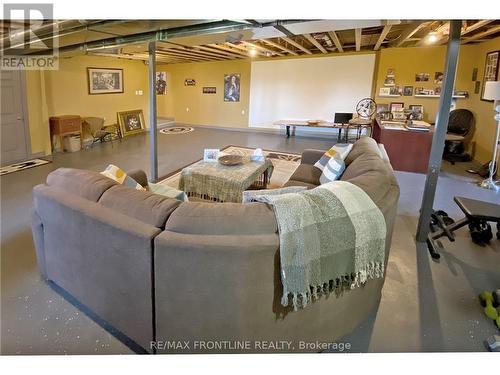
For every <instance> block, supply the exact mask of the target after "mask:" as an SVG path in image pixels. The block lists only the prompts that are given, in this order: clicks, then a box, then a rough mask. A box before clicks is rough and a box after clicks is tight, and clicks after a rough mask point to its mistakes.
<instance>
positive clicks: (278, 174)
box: [159, 146, 300, 201]
mask: <svg viewBox="0 0 500 375" xmlns="http://www.w3.org/2000/svg"><path fill="white" fill-rule="evenodd" d="M221 151H222V152H223V153H224V154H231V155H242V156H248V155H252V154H253V152H254V151H255V149H253V148H247V147H241V146H228V147H226V148H224V149H222V150H221ZM264 155H266V157H267V158H269V159H270V160H271V162H272V163H273V166H274V171H273V174H272V176H271V181H270V182H269V185H268V186H267V188H268V189H276V188H279V187H282V186H283V185H284V184H285V183H286V182H287V181H288V180H289V179H290V176H291V175H292V174H293V172H295V170H296V169H297V167H298V166H299V164H300V155H298V154H291V153H286V152H277V151H266V150H264ZM186 167H187V165H186ZM181 170H182V169H180V170H178V171H176V172H174V173H173V174H171V175H170V176H168V177H166V178H165V179H163V180H161V181H160V182H159V183H160V184H165V185H167V186H171V187H173V188H176V189H178V187H179V178H180V175H181ZM189 200H192V201H194V200H200V199H197V198H194V197H190V198H189Z"/></svg>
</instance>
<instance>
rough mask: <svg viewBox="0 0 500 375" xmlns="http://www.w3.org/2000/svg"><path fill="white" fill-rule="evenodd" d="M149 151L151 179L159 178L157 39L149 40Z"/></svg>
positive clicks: (154, 180) (152, 180) (153, 180)
mask: <svg viewBox="0 0 500 375" xmlns="http://www.w3.org/2000/svg"><path fill="white" fill-rule="evenodd" d="M148 50H149V152H150V160H151V169H150V171H149V180H150V181H151V182H156V181H157V180H158V141H157V119H156V41H152V42H149V46H148Z"/></svg>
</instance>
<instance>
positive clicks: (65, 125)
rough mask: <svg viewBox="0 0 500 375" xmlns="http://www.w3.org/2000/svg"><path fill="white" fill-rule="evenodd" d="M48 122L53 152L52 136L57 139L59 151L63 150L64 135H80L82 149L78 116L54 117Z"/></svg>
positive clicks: (80, 125)
mask: <svg viewBox="0 0 500 375" xmlns="http://www.w3.org/2000/svg"><path fill="white" fill-rule="evenodd" d="M49 121H50V144H51V145H52V151H54V136H58V137H59V143H60V145H61V151H63V150H64V137H65V136H66V135H74V134H78V135H80V146H81V148H82V149H83V133H82V119H81V117H80V116H75V115H66V116H54V117H51V118H50V119H49Z"/></svg>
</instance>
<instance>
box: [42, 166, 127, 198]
mask: <svg viewBox="0 0 500 375" xmlns="http://www.w3.org/2000/svg"><path fill="white" fill-rule="evenodd" d="M47 185H49V186H54V187H57V188H58V189H61V190H64V191H66V192H68V193H71V194H75V195H78V196H79V197H82V198H85V199H88V200H90V201H92V202H97V201H98V200H99V198H100V197H101V196H102V194H103V193H104V192H105V191H106V190H108V189H109V188H110V187H112V186H115V185H117V183H116V182H115V181H113V180H111V179H109V178H107V177H105V176H103V175H101V174H100V173H98V172H93V171H86V170H82V169H74V168H58V169H56V170H55V171H53V172H52V173H50V174H49V175H48V176H47Z"/></svg>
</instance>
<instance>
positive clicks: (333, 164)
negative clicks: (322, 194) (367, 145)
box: [314, 144, 353, 184]
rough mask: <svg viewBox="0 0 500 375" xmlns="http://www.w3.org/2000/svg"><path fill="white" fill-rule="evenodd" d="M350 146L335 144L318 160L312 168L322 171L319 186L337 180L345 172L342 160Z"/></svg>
mask: <svg viewBox="0 0 500 375" xmlns="http://www.w3.org/2000/svg"><path fill="white" fill-rule="evenodd" d="M352 146H353V145H352V144H336V145H335V146H333V147H332V148H330V149H329V150H328V151H327V152H325V154H324V155H323V156H322V157H321V159H319V160H318V161H317V162H316V164H314V166H315V167H316V168H318V169H319V170H321V171H322V173H321V176H320V178H319V182H320V183H321V184H324V183H327V182H331V181H335V180H338V179H339V178H340V176H341V175H342V173H343V172H344V170H345V163H344V159H345V158H346V157H347V155H348V154H349V152H350V151H351V149H352Z"/></svg>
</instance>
